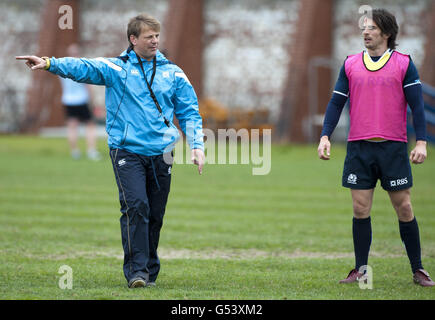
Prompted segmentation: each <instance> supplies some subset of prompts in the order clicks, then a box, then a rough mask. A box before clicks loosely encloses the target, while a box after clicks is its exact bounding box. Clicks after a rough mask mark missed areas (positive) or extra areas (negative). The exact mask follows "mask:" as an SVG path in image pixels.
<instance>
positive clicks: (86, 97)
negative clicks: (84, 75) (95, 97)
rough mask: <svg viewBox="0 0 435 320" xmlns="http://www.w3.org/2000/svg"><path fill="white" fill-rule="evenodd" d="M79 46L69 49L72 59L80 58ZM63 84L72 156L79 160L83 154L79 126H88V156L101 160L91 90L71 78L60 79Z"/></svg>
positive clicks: (75, 45) (68, 52) (74, 45)
mask: <svg viewBox="0 0 435 320" xmlns="http://www.w3.org/2000/svg"><path fill="white" fill-rule="evenodd" d="M79 53H80V51H79V46H78V45H77V44H76V43H74V44H71V45H70V46H69V47H68V49H67V54H68V56H70V57H79ZM60 80H61V84H62V104H63V106H64V109H65V115H66V118H67V131H68V142H69V145H70V149H71V155H72V157H73V158H74V159H79V158H80V156H81V152H80V149H79V146H78V137H79V132H78V131H79V125H80V123H84V124H85V126H86V146H87V156H88V158H89V159H91V160H100V159H101V156H100V154H99V152H98V151H97V148H96V142H97V137H96V126H95V121H94V118H93V115H92V111H91V110H90V105H89V104H90V100H91V99H90V89H89V87H88V85H86V84H84V83H80V82H76V81H74V80H72V79H69V78H62V77H60Z"/></svg>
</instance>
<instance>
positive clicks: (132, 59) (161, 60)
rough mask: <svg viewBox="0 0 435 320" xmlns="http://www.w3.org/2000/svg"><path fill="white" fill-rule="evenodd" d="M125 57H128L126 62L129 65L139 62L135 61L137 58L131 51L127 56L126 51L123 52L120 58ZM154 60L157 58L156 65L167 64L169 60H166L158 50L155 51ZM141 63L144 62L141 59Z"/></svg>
mask: <svg viewBox="0 0 435 320" xmlns="http://www.w3.org/2000/svg"><path fill="white" fill-rule="evenodd" d="M126 55H128V60H129V61H130V62H131V63H139V61H138V60H137V57H136V53H135V52H134V51H133V50H131V51H130V52H129V53H128V54H127V50H124V51H123V52H122V53H121V57H122V56H126ZM156 58H157V65H159V64H165V63H169V60H168V59H166V57H165V56H164V55H163V54H162V53H161V52H160V51H159V50H157V53H156ZM142 61H143V62H145V60H144V59H142Z"/></svg>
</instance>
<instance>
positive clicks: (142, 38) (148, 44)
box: [130, 27, 160, 60]
mask: <svg viewBox="0 0 435 320" xmlns="http://www.w3.org/2000/svg"><path fill="white" fill-rule="evenodd" d="M159 35H160V34H159V32H157V31H153V30H151V29H150V28H147V27H144V28H142V32H141V34H140V35H139V36H138V37H135V36H134V35H130V41H131V43H132V44H133V45H134V51H136V52H137V53H138V54H139V55H140V56H141V57H143V58H145V59H147V60H150V59H152V58H154V56H155V55H156V53H157V49H158V47H159Z"/></svg>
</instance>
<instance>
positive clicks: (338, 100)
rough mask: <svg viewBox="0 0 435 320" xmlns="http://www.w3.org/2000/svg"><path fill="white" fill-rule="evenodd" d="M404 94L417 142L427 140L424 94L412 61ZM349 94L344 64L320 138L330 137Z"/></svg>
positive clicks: (405, 79)
mask: <svg viewBox="0 0 435 320" xmlns="http://www.w3.org/2000/svg"><path fill="white" fill-rule="evenodd" d="M371 58H372V60H373V61H378V60H379V59H380V58H381V57H380V56H378V57H371ZM403 92H404V93H405V98H406V101H407V102H408V104H409V106H410V108H411V111H412V119H413V124H414V130H415V135H416V140H426V121H425V116H424V102H423V94H422V88H421V83H420V77H419V75H418V71H417V68H416V67H415V65H414V63H413V62H412V60H411V59H410V61H409V66H408V70H407V71H406V74H405V78H404V79H403ZM348 94H349V80H348V78H347V75H346V71H345V69H344V63H343V66H342V67H341V70H340V74H339V76H338V80H337V82H336V84H335V88H334V91H333V93H332V97H331V100H330V101H329V103H328V106H327V107H326V113H325V119H324V122H323V129H322V133H321V135H320V137H323V136H328V137H330V136H331V134H332V132H333V131H334V129H335V127H336V126H337V123H338V120H339V119H340V115H341V112H342V111H343V107H344V105H345V104H346V101H347V98H348Z"/></svg>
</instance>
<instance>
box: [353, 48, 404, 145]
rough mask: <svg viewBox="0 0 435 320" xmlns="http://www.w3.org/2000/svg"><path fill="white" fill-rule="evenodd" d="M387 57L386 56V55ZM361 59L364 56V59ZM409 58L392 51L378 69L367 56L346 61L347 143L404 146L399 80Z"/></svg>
mask: <svg viewBox="0 0 435 320" xmlns="http://www.w3.org/2000/svg"><path fill="white" fill-rule="evenodd" d="M387 53H388V52H387ZM364 55H366V56H365V57H364ZM409 59H410V58H409V56H407V55H404V54H401V53H399V52H397V51H393V52H392V53H390V54H389V57H388V56H383V57H382V58H381V60H385V62H383V63H382V62H381V64H380V65H378V66H376V63H373V62H372V61H371V58H370V57H369V56H368V54H367V53H364V52H361V53H359V54H355V55H351V56H349V57H347V59H346V62H345V71H346V75H347V78H348V79H349V103H350V109H349V115H350V130H349V136H348V141H355V140H366V139H372V138H383V139H386V140H394V141H404V142H407V135H406V108H407V102H406V99H405V94H404V92H403V79H404V78H405V74H406V71H407V69H408V65H409Z"/></svg>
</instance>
